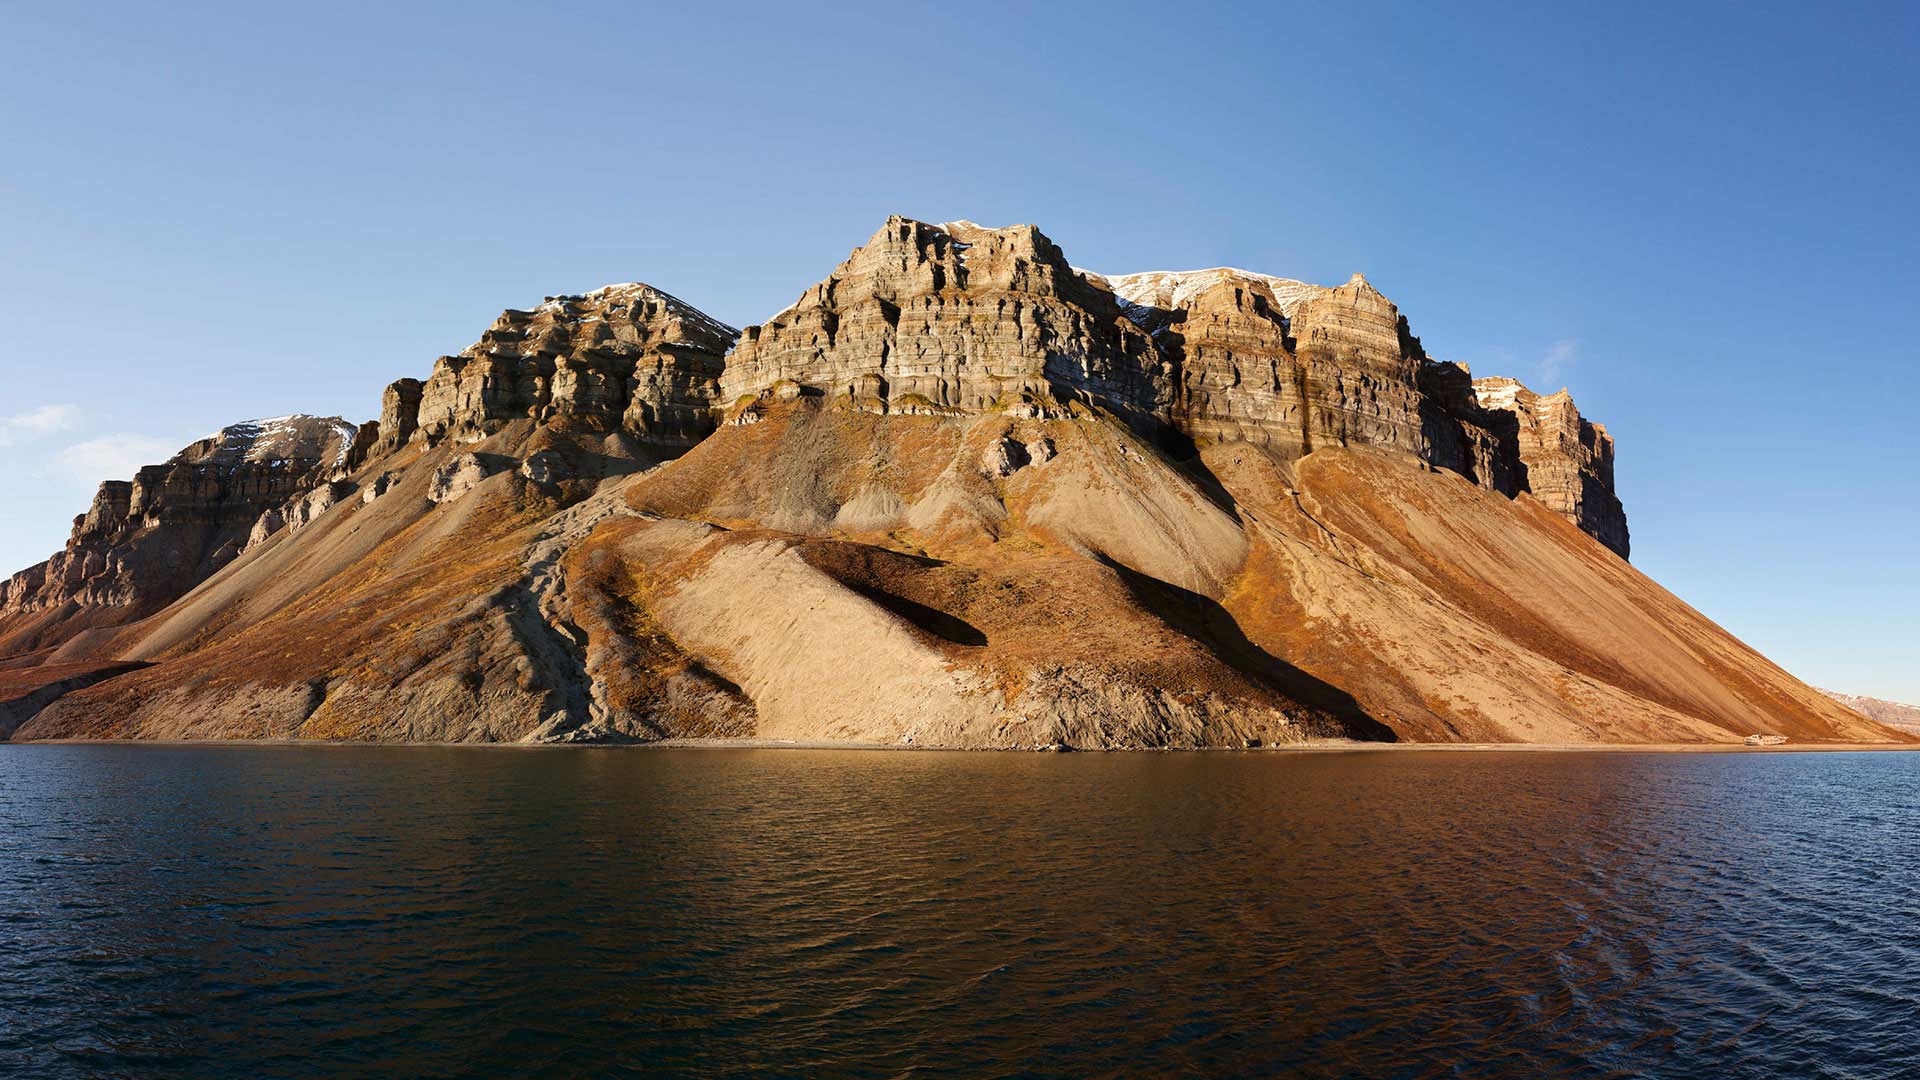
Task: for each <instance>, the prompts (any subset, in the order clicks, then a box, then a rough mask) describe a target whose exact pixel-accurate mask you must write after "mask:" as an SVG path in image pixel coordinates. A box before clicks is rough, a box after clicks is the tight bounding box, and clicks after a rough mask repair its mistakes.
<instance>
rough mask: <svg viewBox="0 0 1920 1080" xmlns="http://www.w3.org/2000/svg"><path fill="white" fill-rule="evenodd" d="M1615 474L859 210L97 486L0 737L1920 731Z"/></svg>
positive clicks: (1329, 338)
mask: <svg viewBox="0 0 1920 1080" xmlns="http://www.w3.org/2000/svg"><path fill="white" fill-rule="evenodd" d="M315 332H322V331H320V330H317V329H316V331H315ZM1614 454H1615V447H1614V442H1613V439H1612V438H1611V437H1610V436H1609V435H1608V433H1607V431H1606V430H1605V428H1604V427H1602V426H1601V425H1599V424H1596V423H1593V422H1592V421H1590V420H1588V419H1587V418H1586V417H1584V416H1582V415H1581V413H1580V411H1579V410H1578V409H1577V408H1576V407H1575V405H1574V402H1573V400H1572V398H1571V397H1570V396H1569V395H1568V393H1567V392H1566V391H1564V390H1561V391H1558V392H1555V393H1549V394H1540V393H1535V392H1534V391H1533V390H1531V389H1529V388H1527V387H1525V386H1523V385H1521V384H1520V383H1519V382H1517V381H1515V380H1513V379H1508V378H1501V377H1497V376H1493V377H1476V376H1475V374H1474V373H1473V372H1471V371H1470V370H1469V369H1468V367H1467V366H1466V365H1465V364H1461V363H1455V362H1450V361H1447V360H1443V359H1438V358H1435V357H1433V356H1430V355H1429V354H1428V353H1427V351H1426V349H1425V348H1424V347H1423V345H1422V343H1421V341H1420V339H1419V338H1418V337H1415V336H1414V335H1413V333H1412V332H1411V330H1410V327H1409V324H1408V322H1407V320H1406V319H1405V318H1404V317H1403V316H1402V315H1401V313H1400V311H1399V309H1398V308H1397V307H1396V306H1395V305H1394V304H1393V303H1391V302H1390V301H1389V300H1388V299H1387V298H1386V297H1385V296H1383V295H1381V293H1380V292H1378V291H1377V290H1376V289H1375V288H1374V287H1373V286H1372V285H1371V284H1370V283H1369V282H1368V281H1367V280H1366V279H1365V278H1363V277H1361V276H1360V275H1354V276H1353V278H1352V279H1351V280H1349V281H1347V282H1345V283H1344V284H1340V285H1337V286H1321V285H1312V284H1307V283H1303V282H1299V281H1293V280H1290V279H1285V278H1278V277H1273V276H1270V275H1266V274H1260V273H1253V272H1249V271H1244V270H1238V269H1232V268H1225V267H1221V268H1212V269H1206V270H1197V271H1184V272H1146V273H1131V274H1118V275H1103V274H1099V273H1094V272H1091V271H1086V270H1082V269H1078V268H1075V267H1074V266H1072V265H1071V264H1070V262H1069V261H1068V259H1067V258H1066V256H1065V255H1064V254H1063V253H1062V252H1061V251H1060V249H1059V248H1058V247H1056V246H1055V245H1054V244H1053V243H1052V242H1051V241H1050V240H1048V239H1047V237H1046V236H1045V235H1044V234H1042V233H1041V232H1040V231H1039V230H1038V229H1036V228H1034V227H1031V226H1024V225H1023V226H1015V227H1011V228H999V229H994V228H985V227H982V226H979V225H975V224H972V223H969V222H949V223H946V224H939V225H935V224H929V223H925V222H920V221H914V220H910V219H907V218H900V217H895V218H890V219H888V220H887V221H886V223H885V224H884V225H883V226H882V227H881V228H880V229H879V231H878V232H876V233H875V234H874V235H873V236H872V238H871V239H870V240H868V241H867V243H865V244H864V245H863V246H861V247H859V248H858V249H856V250H855V251H853V253H852V254H851V255H850V256H849V257H848V258H847V260H846V261H845V262H844V263H842V264H841V265H840V266H839V267H838V268H837V269H835V270H834V271H833V272H832V273H831V274H830V275H828V276H827V277H826V278H825V279H824V280H822V281H820V282H818V283H817V284H814V285H813V286H811V287H809V288H808V289H807V290H806V291H804V292H803V293H802V294H801V295H800V296H799V298H798V299H796V300H795V302H794V303H793V304H791V305H789V306H788V307H787V308H786V309H784V310H782V311H780V312H778V313H775V314H774V315H772V316H771V317H769V318H768V319H767V320H765V321H764V322H763V323H761V324H760V325H757V326H749V327H747V328H745V329H744V330H736V329H735V328H733V327H730V326H726V325H724V324H722V323H720V322H719V321H717V320H715V319H713V318H711V317H709V316H707V315H705V314H704V313H702V312H701V311H700V310H698V309H697V308H695V307H694V306H692V305H691V304H689V303H687V302H685V301H683V300H681V299H679V298H677V297H675V296H673V295H671V294H669V293H667V292H665V291H662V290H661V289H658V288H655V287H653V286H650V285H645V284H637V283H633V284H621V285H610V286H606V287H604V288H600V289H596V290H593V291H591V292H588V293H584V294H575V295H561V296H552V297H547V298H545V300H544V301H543V302H541V303H539V304H536V305H533V306H531V307H529V308H527V309H525V310H509V311H507V312H505V313H503V314H502V315H501V316H500V318H499V319H498V320H496V321H495V322H494V324H493V325H492V327H490V328H489V329H487V330H486V331H485V332H484V333H483V334H481V336H480V338H479V340H478V341H477V342H476V343H474V344H473V345H471V346H469V347H468V348H466V349H465V350H463V351H462V352H460V353H458V354H456V355H450V356H443V357H440V358H439V359H438V360H437V361H434V362H433V364H432V365H431V370H430V372H428V373H427V377H426V378H425V379H424V380H421V379H418V378H402V379H400V380H398V381H396V382H394V383H393V384H392V385H390V386H388V387H387V388H386V390H385V392H384V394H383V395H382V399H381V408H380V417H379V419H378V420H375V421H369V422H367V423H360V424H356V423H351V422H348V421H345V420H342V419H340V418H337V417H314V416H305V415H289V416H282V417H276V418H273V419H269V420H259V421H251V422H247V423H241V424H235V425H233V426H230V427H227V428H225V429H223V430H221V431H218V432H214V433H212V434H210V435H209V436H208V437H206V438H205V439H203V440H200V441H198V442H195V443H194V444H192V445H191V446H188V447H186V448H185V449H183V450H182V451H181V452H180V453H179V454H177V455H176V456H174V457H173V458H172V459H170V460H168V461H166V462H161V463H157V464H154V465H151V466H148V467H146V468H143V469H141V470H140V471H139V473H138V474H137V475H136V476H134V477H132V478H130V479H114V480H108V481H106V482H105V483H103V484H102V485H101V487H100V490H99V493H98V495H97V496H96V497H95V499H94V501H93V504H92V505H91V506H90V507H88V508H86V509H85V511H84V513H82V514H81V515H80V516H78V517H76V518H75V520H74V525H73V531H72V535H71V539H70V541H69V543H68V544H67V546H66V548H65V549H64V550H63V551H61V552H60V553H58V554H56V555H54V556H53V557H52V558H51V559H49V560H48V561H47V562H45V563H42V564H40V565H38V566H35V567H32V568H30V569H27V570H24V571H21V572H20V573H18V574H15V575H14V576H13V577H12V578H11V579H10V580H8V581H7V582H6V583H5V584H4V586H0V658H4V659H0V738H9V737H10V738H13V739H21V740H26V739H71V738H109V739H212V738H220V739H313V740H374V741H393V742H405V741H455V742H544V743H555V742H561V743H564V742H600V743H606V742H648V741H661V740H702V739H740V738H753V739H767V740H782V739H784V740H796V741H813V742H819V741H827V742H846V743H859V744H882V745H891V746H939V747H966V748H1029V749H1030V748H1040V747H1075V748H1160V747H1245V746H1256V745H1258V746H1273V745H1290V744H1303V743H1311V742H1320V741H1327V740H1363V741H1392V742H1438V743H1462V742H1467V743H1478V742H1511V743H1556V744H1558V743H1586V744H1609V743H1703V744H1713V743H1737V742H1739V741H1740V740H1742V739H1743V738H1744V737H1746V736H1747V735H1749V734H1754V733H1767V734H1778V735H1783V736H1786V737H1788V738H1789V739H1790V740H1793V741H1795V742H1813V743H1840V742H1865V743H1901V742H1914V741H1920V740H1917V739H1916V735H1915V734H1914V733H1913V730H1914V729H1911V728H1909V729H1907V730H1902V729H1899V728H1896V727H1893V726H1889V725H1890V724H1895V723H1906V722H1908V720H1910V718H1903V717H1902V716H1896V715H1895V714H1893V713H1890V712H1886V711H1884V710H1881V711H1875V710H1874V709H1869V708H1865V707H1863V706H1862V705H1861V704H1860V702H1862V701H1864V700H1866V699H1858V698H1841V700H1840V701H1836V700H1833V699H1832V698H1830V697H1829V696H1828V695H1826V694H1824V693H1822V692H1820V691H1817V690H1815V689H1813V688H1811V687H1809V686H1807V685H1805V684H1803V683H1801V682H1800V681H1799V680H1797V679H1795V678H1793V677H1792V676H1791V675H1789V674H1788V673H1787V672H1785V671H1783V670H1782V669H1781V668H1780V667H1778V666H1777V665H1775V664H1773V663H1772V662H1770V661H1769V660H1767V659H1766V658H1765V657H1763V656H1761V655H1760V654H1759V653H1757V652H1755V651H1754V650H1753V649H1751V648H1749V647H1748V646H1746V645H1745V644H1743V643H1742V642H1740V641H1738V640H1737V639H1735V638H1734V637H1732V636H1731V635H1729V634H1728V633H1727V632H1726V631H1724V630H1723V629H1721V628H1720V627H1719V626H1717V625H1715V624H1714V623H1713V622H1712V621H1710V620H1708V619H1707V618H1705V617H1704V616H1702V615H1701V614H1700V613H1698V612H1696V611H1694V610H1693V609H1692V608H1690V607H1688V606H1687V605H1686V604H1685V603H1684V602H1683V601H1681V600H1680V599H1679V598H1677V597H1675V596H1673V595H1672V594H1670V593H1668V592H1667V591H1666V590H1665V589H1663V588H1661V587H1660V586H1659V585H1658V584H1656V583H1655V582H1653V581H1652V580H1650V579H1649V578H1647V577H1646V576H1645V575H1643V574H1641V573H1640V572H1639V571H1638V570H1636V569H1635V568H1634V567H1633V566H1632V565H1631V563H1629V561H1628V555H1629V553H1630V544H1629V533H1628V528H1627V517H1626V512H1625V510H1624V508H1623V507H1622V505H1621V502H1620V500H1619V498H1618V497H1617V496H1616V494H1615V492H1614V484H1613V474H1614ZM1872 704H1874V705H1875V706H1878V705H1880V704H1882V703H1872Z"/></svg>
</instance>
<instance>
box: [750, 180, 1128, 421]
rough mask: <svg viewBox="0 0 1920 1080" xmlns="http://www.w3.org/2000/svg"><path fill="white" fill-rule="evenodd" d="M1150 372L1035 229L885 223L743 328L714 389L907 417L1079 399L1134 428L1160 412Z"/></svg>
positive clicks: (1117, 324)
mask: <svg viewBox="0 0 1920 1080" xmlns="http://www.w3.org/2000/svg"><path fill="white" fill-rule="evenodd" d="M1160 363H1161V359H1160V356H1159V354H1158V352H1157V350H1156V349H1155V348H1154V346H1153V343H1152V342H1151V341H1150V340H1149V339H1148V337H1147V335H1146V334H1145V333H1144V332H1142V331H1141V330H1140V329H1139V328H1138V327H1136V326H1134V325H1133V324H1132V323H1130V322H1128V321H1127V320H1126V319H1124V318H1121V316H1120V311H1119V308H1118V306H1117V304H1116V303H1115V301H1114V299H1113V297H1112V296H1111V294H1108V293H1106V292H1104V291H1103V290H1101V289H1099V288H1097V287H1095V286H1093V285H1090V284H1089V283H1088V282H1087V281H1086V280H1085V279H1084V278H1083V277H1082V276H1081V275H1080V274H1079V273H1078V272H1076V271H1075V270H1073V268H1072V267H1070V266H1068V265H1067V262H1066V259H1065V257H1064V256H1062V255H1061V253H1060V250H1059V249H1058V248H1056V247H1055V246H1054V245H1053V243H1052V241H1050V240H1048V239H1047V238H1046V237H1045V236H1043V235H1042V234H1041V233H1040V231H1039V230H1038V229H1035V228H1033V227H1032V226H1026V225H1022V226H1016V227H1014V228H1009V229H984V228H980V227H979V226H975V225H971V224H968V223H965V222H955V223H950V224H947V225H943V226H933V225H927V224H925V223H923V222H918V221H912V220H909V219H907V218H900V217H894V218H889V219H888V220H887V223H886V224H885V225H884V226H882V227H881V229H880V231H879V232H877V233H875V234H874V236H873V238H872V239H871V240H869V241H868V242H867V244H866V245H865V246H863V247H861V248H859V249H858V250H856V251H855V252H854V253H853V254H852V255H851V256H849V257H848V259H847V261H846V262H843V263H841V264H840V266H839V267H838V268H837V269H836V270H834V272H833V273H832V274H831V275H829V276H828V277H827V279H826V280H825V281H822V282H820V283H819V284H818V285H815V286H814V287H813V288H811V289H808V290H807V291H806V293H804V294H803V295H802V296H801V297H800V299H799V300H797V301H795V302H794V304H793V306H791V307H789V308H787V309H786V310H785V311H782V312H780V313H779V314H777V315H775V316H774V317H773V318H772V319H769V320H768V321H767V322H766V323H765V324H763V325H760V326H749V327H747V329H746V330H745V331H744V332H743V333H742V335H741V338H740V343H739V344H738V345H737V346H736V347H735V349H734V351H733V354H732V355H731V356H729V357H728V358H727V365H726V372H725V374H724V375H722V377H721V380H720V388H721V396H722V397H723V398H724V399H726V400H728V401H734V400H736V399H739V398H742V397H746V396H753V395H759V394H763V393H767V392H768V391H770V390H772V389H774V388H776V387H778V386H781V385H783V384H784V385H788V386H792V387H795V388H797V389H799V390H800V391H802V392H810V393H816V394H821V395H824V396H827V397H829V398H834V397H838V398H845V399H847V400H849V401H851V402H853V403H855V404H856V405H859V406H860V407H863V408H868V409H872V410H874V411H878V412H887V411H894V412H906V413H914V412H929V413H938V412H982V411H986V410H988V409H995V408H1007V409H1016V410H1025V411H1029V412H1032V411H1035V410H1040V411H1044V410H1045V409H1046V408H1048V407H1049V406H1051V405H1053V404H1056V403H1060V402H1065V401H1069V400H1074V399H1076V398H1078V399H1081V400H1086V401H1097V402H1099V403H1100V404H1102V405H1104V406H1106V407H1108V408H1110V409H1112V410H1113V411H1115V412H1117V413H1121V414H1123V415H1127V416H1131V417H1145V416H1154V415H1159V414H1160V413H1162V412H1163V409H1162V405H1163V398H1164V395H1165V393H1166V387H1165V386H1164V385H1163V383H1162V381H1161V379H1160V371H1159V369H1160Z"/></svg>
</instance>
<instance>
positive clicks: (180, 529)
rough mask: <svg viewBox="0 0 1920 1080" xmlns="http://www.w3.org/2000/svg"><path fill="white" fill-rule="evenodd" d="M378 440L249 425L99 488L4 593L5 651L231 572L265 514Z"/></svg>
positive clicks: (127, 614) (318, 421)
mask: <svg viewBox="0 0 1920 1080" xmlns="http://www.w3.org/2000/svg"><path fill="white" fill-rule="evenodd" d="M370 435H371V432H370V431H368V432H363V431H362V430H361V429H360V428H358V427H356V426H355V425H353V424H350V423H347V422H346V421H344V420H341V419H340V418H338V417H314V416H283V417H276V418H273V419H270V420H256V421H249V422H246V423H240V424H234V425H232V426H230V427H227V428H223V429H222V430H220V431H218V432H215V433H214V434H212V435H210V436H208V437H207V438H205V439H201V440H199V441H198V442H195V443H193V444H192V445H190V446H187V447H186V448H184V449H182V450H181V451H180V452H179V453H178V454H175V455H174V456H173V457H172V458H170V459H168V460H167V461H166V462H163V463H161V464H158V465H149V466H147V467H145V468H143V469H141V470H140V471H139V472H138V473H137V474H135V476H134V478H133V479H132V480H131V481H122V480H108V481H105V482H103V483H102V484H101V485H100V490H99V492H98V493H97V494H96V495H95V496H94V500H93V504H92V506H90V507H89V508H88V509H87V512H86V513H85V514H83V515H81V516H80V517H77V518H75V519H74V526H73V532H72V535H71V537H70V538H69V539H68V541H67V546H66V548H65V549H64V550H63V551H60V552H59V553H57V554H55V555H54V556H53V557H52V558H50V559H48V560H47V561H46V562H44V563H41V564H39V565H37V566H34V567H30V568H28V569H26V570H23V571H21V572H20V573H17V574H15V575H14V576H13V577H12V578H11V579H9V580H8V581H6V582H5V583H0V646H10V647H12V648H23V647H34V646H37V645H39V644H45V643H48V642H51V641H55V640H58V639H60V638H62V637H64V636H67V635H68V634H69V633H70V632H71V631H73V630H76V629H79V628H83V627H86V626H90V625H103V624H110V623H115V622H123V621H127V620H130V619H132V618H137V617H140V616H142V615H145V614H147V613H148V612H151V611H154V610H157V609H159V608H161V607H164V606H165V605H166V604H168V603H171V602H172V601H173V600H175V599H177V598H178V597H180V596H181V595H183V594H185V593H186V592H187V591H188V590H189V589H191V588H193V587H194V586H195V585H197V584H199V583H200V582H201V581H203V580H205V579H206V578H207V577H209V576H210V575H212V574H213V573H214V572H216V571H218V570H219V569H220V568H221V567H222V566H224V565H226V564H227V563H228V562H230V561H232V560H233V558H234V557H235V556H236V555H238V554H239V553H240V550H241V548H242V547H244V546H245V544H246V542H247V536H248V533H249V531H250V530H251V529H252V527H253V525H254V522H255V521H256V520H258V518H259V516H260V515H261V514H262V513H263V512H265V511H267V510H268V509H270V508H272V507H275V506H278V505H279V504H281V503H282V502H284V501H286V500H287V499H289V498H291V497H293V496H295V495H297V494H299V493H301V492H303V491H305V490H307V489H308V488H310V487H312V486H313V485H314V484H316V483H319V482H321V481H322V479H324V478H325V477H326V476H328V475H329V474H331V473H334V472H336V471H345V470H350V469H351V468H353V467H354V466H356V465H357V464H358V462H357V460H356V454H359V453H364V452H365V450H366V449H367V446H368V443H369V442H370V441H371V440H370V438H369V436H370ZM49 620H51V621H49ZM63 627H64V629H63ZM5 651H9V649H8V648H5V647H0V653H3V652H5Z"/></svg>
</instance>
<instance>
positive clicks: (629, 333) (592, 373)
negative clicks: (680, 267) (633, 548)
mask: <svg viewBox="0 0 1920 1080" xmlns="http://www.w3.org/2000/svg"><path fill="white" fill-rule="evenodd" d="M735 335H736V331H735V330H734V329H733V328H732V327H730V326H726V325H724V324H722V323H720V322H718V321H716V320H714V319H712V318H710V317H708V316H707V315H705V314H703V313H702V312H700V311H699V310H698V309H696V308H694V307H693V306H692V305H690V304H687V303H686V302H684V301H682V300H679V299H677V298H675V297H673V296H669V295H668V294H666V293H664V292H661V291H660V290H658V289H655V288H652V287H651V286H648V285H641V284H625V285H608V286H606V287H604V288H600V289H595V290H594V291H592V292H589V293H585V294H582V295H574V296H552V297H548V298H547V300H546V302H545V303H543V304H541V305H540V306H539V307H537V308H535V309H533V310H532V311H517V310H509V311H507V312H505V313H504V314H502V315H501V316H500V318H499V319H497V320H495V321H494V324H493V326H492V328H490V329H489V330H487V332H486V333H484V334H482V335H481V336H480V340H479V341H478V342H476V343H475V344H474V345H472V346H471V347H469V348H468V349H467V350H466V351H465V352H462V353H461V354H460V355H458V356H443V357H441V358H440V359H439V361H437V362H436V363H435V364H434V367H433V374H432V375H431V376H430V377H429V378H428V379H427V381H426V383H425V384H424V385H417V386H416V385H410V384H409V383H408V382H407V381H405V380H403V381H402V382H399V383H395V384H393V385H392V386H390V387H388V388H387V393H386V395H385V399H384V400H383V402H382V407H381V414H382V429H383V430H387V431H389V434H388V435H387V437H386V438H387V440H388V444H389V445H399V443H400V442H401V440H402V439H415V438H424V439H425V440H427V441H428V442H438V441H440V440H442V439H448V438H451V439H454V440H456V441H461V442H474V441H478V440H479V439H482V438H485V437H486V436H487V435H489V434H491V433H492V432H495V431H497V430H499V428H500V426H501V425H502V424H504V423H507V422H509V421H513V420H526V419H531V420H535V421H549V420H554V419H556V418H565V419H568V420H571V421H575V422H578V423H581V424H584V425H586V426H589V427H596V428H599V429H603V430H605V429H617V428H621V427H624V428H625V429H626V430H628V431H631V432H633V433H635V434H636V435H638V436H639V437H640V438H641V439H642V440H644V441H645V442H647V443H650V444H652V445H655V446H657V447H661V448H665V449H669V450H684V449H685V448H687V447H689V446H692V445H693V444H694V443H696V442H698V441H699V440H700V439H701V437H703V436H704V435H706V434H707V433H708V432H710V431H712V430H713V426H714V422H715V414H714V409H715V406H716V405H717V404H718V397H717V388H718V380H719V377H720V372H721V367H722V364H723V358H724V356H725V355H726V351H727V349H728V347H729V346H730V345H731V344H732V343H733V339H734V337H735ZM415 428H417V430H414V429H415ZM403 431H404V432H407V434H406V435H404V436H402V435H401V434H400V433H401V432H403Z"/></svg>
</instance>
